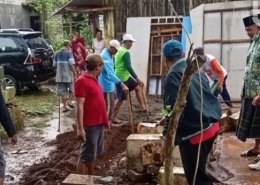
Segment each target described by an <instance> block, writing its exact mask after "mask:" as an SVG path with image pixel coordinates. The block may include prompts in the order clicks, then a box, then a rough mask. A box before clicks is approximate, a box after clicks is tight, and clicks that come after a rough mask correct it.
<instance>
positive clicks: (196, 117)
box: [163, 40, 221, 185]
mask: <svg viewBox="0 0 260 185" xmlns="http://www.w3.org/2000/svg"><path fill="white" fill-rule="evenodd" d="M163 54H164V56H165V57H166V65H167V66H169V64H171V66H170V69H169V72H168V74H167V77H166V81H165V94H164V107H165V108H166V109H169V107H170V109H172V108H173V107H174V104H175V102H176V97H177V94H178V91H179V88H180V85H181V79H182V75H183V72H184V70H185V68H186V67H187V63H186V60H185V58H184V57H183V56H184V55H183V48H182V45H181V43H180V42H179V41H177V40H169V41H167V42H166V43H165V44H164V47H163ZM200 78H201V85H202V87H201V86H200ZM201 88H202V91H203V95H201V93H200V89H201ZM201 96H203V110H201V103H202V102H201V101H202V98H201ZM186 100H187V102H186V107H185V109H184V111H183V113H182V115H181V116H180V119H179V125H178V127H177V131H176V138H175V144H176V145H179V149H180V154H181V159H182V163H183V168H184V171H185V176H186V179H187V181H188V183H189V185H191V184H193V181H194V179H195V184H196V185H202V184H203V185H212V180H211V179H210V178H209V177H208V175H207V174H206V170H205V167H206V162H207V157H208V155H209V152H210V150H211V148H212V145H213V142H214V140H215V138H216V136H217V133H218V131H219V123H218V120H219V119H220V117H221V108H220V104H219V102H218V100H217V98H216V97H215V96H214V95H213V94H212V93H211V90H210V87H209V83H208V80H207V77H206V76H205V74H203V73H201V72H200V75H199V72H197V73H195V74H193V76H192V80H191V84H190V87H189V91H188V95H187V98H186ZM201 111H202V120H200V112H201ZM169 120H170V117H169V116H168V117H167V116H166V124H165V128H164V132H163V135H164V137H165V138H166V137H167V132H168V124H169ZM201 121H202V126H201ZM199 143H201V149H200V151H198V148H199ZM198 152H199V159H197V156H198ZM197 160H199V165H198V172H197V174H195V169H196V162H197Z"/></svg>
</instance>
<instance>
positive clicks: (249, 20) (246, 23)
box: [243, 15, 255, 28]
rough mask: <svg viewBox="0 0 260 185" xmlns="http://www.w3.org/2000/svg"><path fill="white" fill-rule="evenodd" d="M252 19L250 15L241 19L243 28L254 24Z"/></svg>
mask: <svg viewBox="0 0 260 185" xmlns="http://www.w3.org/2000/svg"><path fill="white" fill-rule="evenodd" d="M252 17H253V16H252V15H250V16H247V17H244V18H243V23H244V26H245V28H246V27H248V26H251V25H254V24H255V23H254V21H253V19H252Z"/></svg>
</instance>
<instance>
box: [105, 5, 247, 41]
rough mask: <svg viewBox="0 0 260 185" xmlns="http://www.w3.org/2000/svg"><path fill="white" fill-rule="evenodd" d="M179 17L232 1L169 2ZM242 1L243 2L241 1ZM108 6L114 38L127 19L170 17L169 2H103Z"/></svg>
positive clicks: (119, 32)
mask: <svg viewBox="0 0 260 185" xmlns="http://www.w3.org/2000/svg"><path fill="white" fill-rule="evenodd" d="M171 1H172V3H173V6H174V7H175V9H176V11H177V13H178V14H179V15H189V9H191V8H193V7H197V6H199V5H200V4H203V3H217V2H228V1H234V0H171ZM241 1H243V0H241ZM104 2H105V3H106V4H107V5H108V6H114V8H115V9H114V24H115V33H116V37H119V36H120V35H121V34H122V33H124V32H125V30H126V19H127V17H149V16H171V15H173V12H172V9H171V6H170V4H169V0H104Z"/></svg>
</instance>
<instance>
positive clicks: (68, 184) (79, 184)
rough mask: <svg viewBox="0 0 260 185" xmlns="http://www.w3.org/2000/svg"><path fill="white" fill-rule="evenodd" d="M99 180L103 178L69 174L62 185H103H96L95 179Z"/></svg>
mask: <svg viewBox="0 0 260 185" xmlns="http://www.w3.org/2000/svg"><path fill="white" fill-rule="evenodd" d="M98 178H101V177H100V176H93V175H79V174H69V175H68V176H67V177H66V178H65V180H64V181H63V182H62V183H61V184H62V185H101V184H95V183H94V181H95V179H98Z"/></svg>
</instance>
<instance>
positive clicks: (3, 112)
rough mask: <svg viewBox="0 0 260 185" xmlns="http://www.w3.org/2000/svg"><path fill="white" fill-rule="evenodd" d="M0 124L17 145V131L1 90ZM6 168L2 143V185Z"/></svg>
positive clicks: (0, 177) (0, 178) (0, 184)
mask: <svg viewBox="0 0 260 185" xmlns="http://www.w3.org/2000/svg"><path fill="white" fill-rule="evenodd" d="M0 122H1V124H2V126H3V128H4V129H5V131H6V133H7V135H8V137H10V138H11V142H12V143H13V144H15V143H16V142H17V136H16V131H15V128H14V125H13V122H12V119H11V117H10V114H9V112H8V109H7V107H6V105H5V101H4V98H3V95H2V92H1V89H0ZM5 167H6V162H5V159H4V152H3V150H2V146H1V142H0V185H3V184H4V177H5Z"/></svg>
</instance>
